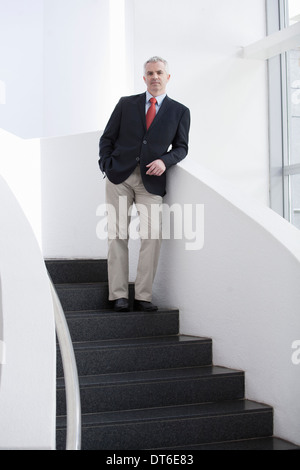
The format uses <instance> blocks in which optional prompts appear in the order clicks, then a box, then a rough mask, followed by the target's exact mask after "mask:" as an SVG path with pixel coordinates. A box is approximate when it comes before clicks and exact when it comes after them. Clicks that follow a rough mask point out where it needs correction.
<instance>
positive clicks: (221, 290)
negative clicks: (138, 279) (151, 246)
mask: <svg viewBox="0 0 300 470" xmlns="http://www.w3.org/2000/svg"><path fill="white" fill-rule="evenodd" d="M171 178H172V181H170V182H169V192H168V195H167V197H166V201H165V202H166V203H168V204H169V205H172V204H174V203H178V201H180V203H182V204H191V203H192V204H194V205H195V204H204V214H205V215H204V226H202V225H199V226H198V227H197V230H198V233H199V232H200V233H202V230H203V231H204V246H203V248H202V249H200V250H196V251H187V250H186V245H185V243H186V241H187V240H185V239H184V238H182V239H181V240H174V239H173V238H171V240H164V241H163V245H162V253H161V259H160V264H159V269H158V273H157V276H156V279H155V286H154V293H155V296H154V302H157V303H158V304H159V305H160V306H169V307H178V308H179V309H180V331H181V333H182V334H187V335H195V336H207V337H210V338H212V339H213V362H214V364H216V365H222V366H226V367H231V368H235V369H238V370H243V371H245V377H246V397H247V398H249V399H252V400H255V401H259V402H263V403H266V404H269V405H271V406H273V407H274V424H275V429H274V432H275V435H277V436H279V437H282V438H285V439H287V440H290V441H293V442H295V443H297V444H300V401H299V390H300V365H294V364H293V361H292V354H293V353H294V350H293V349H292V344H293V342H294V341H296V340H299V339H300V316H299V304H300V289H299V285H300V232H299V230H297V229H296V228H295V227H293V226H292V225H291V224H289V223H288V222H286V221H285V220H284V219H282V218H281V217H280V216H278V215H277V214H275V213H274V212H273V211H272V210H270V209H268V208H266V207H265V206H264V205H262V204H260V203H258V202H257V201H256V200H255V199H252V198H248V197H244V196H242V195H241V193H240V192H239V191H235V190H233V188H232V186H231V185H230V184H227V183H225V182H224V181H222V180H221V179H220V178H219V177H217V176H216V175H215V174H212V173H211V172H209V171H208V170H205V169H204V167H201V166H197V165H196V164H192V163H191V162H188V161H186V162H185V163H184V164H182V165H181V167H180V166H177V167H174V168H173V169H172V170H171V171H170V179H171ZM187 187H188V188H189V191H188V192H187V191H186V188H187ZM194 227H195V225H194Z"/></svg>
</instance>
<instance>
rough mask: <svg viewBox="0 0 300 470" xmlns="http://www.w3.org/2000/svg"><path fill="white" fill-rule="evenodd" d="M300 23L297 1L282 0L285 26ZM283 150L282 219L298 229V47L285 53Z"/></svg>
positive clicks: (299, 169)
mask: <svg viewBox="0 0 300 470" xmlns="http://www.w3.org/2000/svg"><path fill="white" fill-rule="evenodd" d="M297 22H300V1H299V0H286V5H285V26H291V25H293V24H295V23H297ZM286 84H287V90H286V91H287V95H286V103H287V130H286V132H287V151H286V155H285V158H284V160H285V161H284V175H285V180H286V181H285V186H286V190H285V195H286V203H285V206H286V211H285V212H286V218H287V219H288V220H290V222H291V223H292V224H294V225H295V226H296V227H298V228H299V229H300V44H299V47H297V48H295V49H293V50H291V51H288V52H287V53H286Z"/></svg>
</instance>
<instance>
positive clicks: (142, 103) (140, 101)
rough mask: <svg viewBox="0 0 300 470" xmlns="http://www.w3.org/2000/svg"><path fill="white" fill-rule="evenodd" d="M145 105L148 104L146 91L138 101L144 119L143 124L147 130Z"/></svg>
mask: <svg viewBox="0 0 300 470" xmlns="http://www.w3.org/2000/svg"><path fill="white" fill-rule="evenodd" d="M145 106H146V93H143V94H142V95H141V98H140V100H139V103H138V108H139V113H140V116H141V119H142V123H143V126H144V128H145V131H146V113H145Z"/></svg>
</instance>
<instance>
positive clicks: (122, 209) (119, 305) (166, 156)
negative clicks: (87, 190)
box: [99, 57, 190, 311]
mask: <svg viewBox="0 0 300 470" xmlns="http://www.w3.org/2000/svg"><path fill="white" fill-rule="evenodd" d="M143 78H144V81H145V84H146V86H147V91H146V93H142V94H139V95H134V96H129V97H123V98H121V99H120V101H119V103H118V104H117V106H116V107H115V109H114V111H113V113H112V115H111V117H110V119H109V121H108V124H107V126H106V128H105V130H104V133H103V135H102V137H101V139H100V160H99V165H100V169H101V171H102V172H103V173H105V174H106V176H107V183H106V202H107V207H108V280H109V300H112V301H114V309H115V310H116V311H128V310H129V301H128V226H129V212H130V207H131V206H132V204H133V203H135V205H136V207H137V211H138V213H139V216H140V238H141V248H140V254H139V262H138V267H137V276H136V281H135V301H134V309H135V310H138V311H155V310H157V306H155V305H153V304H152V284H153V280H154V276H155V272H156V268H157V264H158V257H159V251H160V245H161V238H162V236H161V222H160V221H158V214H159V212H160V211H159V208H160V206H161V204H162V198H163V196H164V195H165V193H166V174H167V170H168V169H169V168H170V167H171V166H172V165H175V164H176V163H178V162H179V161H180V160H182V159H183V158H185V156H186V155H187V152H188V134H189V128H190V112H189V109H188V108H187V107H185V106H184V105H182V104H180V103H178V102H176V101H174V100H172V99H170V98H169V97H168V96H167V95H166V87H167V84H168V82H169V80H170V74H169V71H168V64H167V62H166V61H165V60H164V59H162V58H161V57H152V58H151V59H149V60H148V61H147V62H146V63H145V65H144V77H143ZM153 214H154V215H153ZM149 234H150V236H149Z"/></svg>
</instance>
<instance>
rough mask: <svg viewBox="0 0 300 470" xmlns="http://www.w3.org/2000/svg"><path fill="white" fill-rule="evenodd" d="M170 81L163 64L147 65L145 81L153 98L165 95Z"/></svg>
mask: <svg viewBox="0 0 300 470" xmlns="http://www.w3.org/2000/svg"><path fill="white" fill-rule="evenodd" d="M169 80H170V75H168V74H167V72H166V69H165V65H164V63H163V62H150V63H149V64H147V65H146V70H145V75H144V81H145V83H146V85H147V90H148V91H149V93H151V95H152V96H159V95H163V94H164V93H165V92H166V87H167V83H168V81H169Z"/></svg>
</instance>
